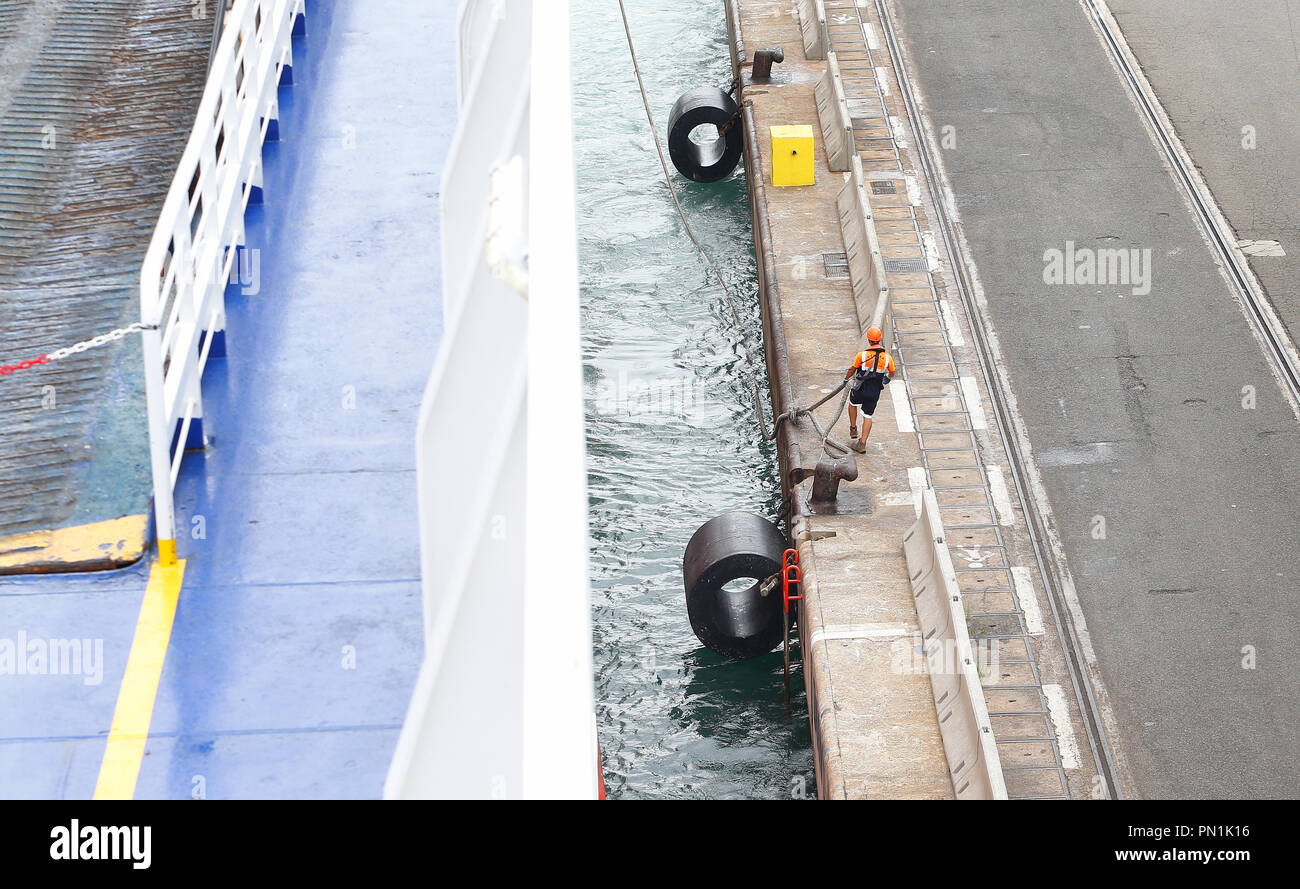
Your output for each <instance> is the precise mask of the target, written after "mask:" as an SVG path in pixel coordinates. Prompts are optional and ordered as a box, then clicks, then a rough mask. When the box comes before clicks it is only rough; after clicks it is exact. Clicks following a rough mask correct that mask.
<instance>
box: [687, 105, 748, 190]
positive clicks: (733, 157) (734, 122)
mask: <svg viewBox="0 0 1300 889" xmlns="http://www.w3.org/2000/svg"><path fill="white" fill-rule="evenodd" d="M739 113H740V106H738V105H737V104H736V100H735V99H733V98H731V95H730V94H729V93H726V92H723V91H722V90H720V89H718V88H717V87H716V86H701V87H696V88H695V89H693V90H689V91H688V92H684V93H682V94H681V96H680V97H679V98H678V99H677V101H676V102H674V103H673V110H672V111H671V112H670V113H669V114H668V154H669V156H670V157H671V158H672V159H673V166H674V167H676V168H677V172H679V173H681V174H682V175H683V176H685V177H686V178H687V179H690V180H691V181H692V182H717V181H718V180H719V179H723V178H725V177H727V176H729V175H731V171H732V170H734V169H736V164H738V163H739V162H740V156H741V154H743V153H744V151H745V133H744V127H743V126H742V125H741V123H740V119H739V117H738V116H737V115H739ZM706 123H711V124H713V125H714V126H716V127H717V128H718V132H719V133H721V134H722V135H720V136H719V137H718V138H716V139H710V140H708V141H707V142H693V141H691V130H693V129H695V128H696V127H698V126H699V125H700V124H706ZM724 130H725V132H724Z"/></svg>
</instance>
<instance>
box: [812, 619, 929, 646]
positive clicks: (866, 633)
mask: <svg viewBox="0 0 1300 889" xmlns="http://www.w3.org/2000/svg"><path fill="white" fill-rule="evenodd" d="M920 635H921V634H920V631H919V630H918V629H917V628H916V627H912V626H907V625H905V624H849V625H847V626H842V627H818V628H817V629H815V630H813V631H812V635H811V636H810V637H809V639H808V644H809V645H816V644H817V643H818V642H826V641H830V640H835V639H897V638H899V637H900V636H918V637H919V636H920Z"/></svg>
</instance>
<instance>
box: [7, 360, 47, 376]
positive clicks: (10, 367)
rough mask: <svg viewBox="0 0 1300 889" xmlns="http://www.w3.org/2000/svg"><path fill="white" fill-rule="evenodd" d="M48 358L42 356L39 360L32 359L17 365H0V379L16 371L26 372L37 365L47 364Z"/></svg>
mask: <svg viewBox="0 0 1300 889" xmlns="http://www.w3.org/2000/svg"><path fill="white" fill-rule="evenodd" d="M49 363H50V356H49V355H42V356H41V357H40V358H33V359H32V360H30V361H19V362H18V363H17V364H4V365H0V377H7V376H9V375H10V374H11V373H13V372H14V371H16V370H27V368H29V367H35V366H36V365H38V364H49Z"/></svg>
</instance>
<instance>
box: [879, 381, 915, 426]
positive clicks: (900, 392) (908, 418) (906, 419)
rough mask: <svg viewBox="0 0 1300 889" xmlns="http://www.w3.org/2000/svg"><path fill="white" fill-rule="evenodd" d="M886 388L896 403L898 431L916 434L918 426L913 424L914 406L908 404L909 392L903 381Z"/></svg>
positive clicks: (895, 416)
mask: <svg viewBox="0 0 1300 889" xmlns="http://www.w3.org/2000/svg"><path fill="white" fill-rule="evenodd" d="M886 388H888V389H889V398H890V400H891V401H893V402H894V420H895V421H896V422H897V423H898V431H899V432H915V431H916V424H915V423H913V422H912V406H911V405H910V404H908V403H907V390H906V389H904V388H903V386H902V384H901V381H900V382H899V383H897V384H894V385H891V386H888V387H886Z"/></svg>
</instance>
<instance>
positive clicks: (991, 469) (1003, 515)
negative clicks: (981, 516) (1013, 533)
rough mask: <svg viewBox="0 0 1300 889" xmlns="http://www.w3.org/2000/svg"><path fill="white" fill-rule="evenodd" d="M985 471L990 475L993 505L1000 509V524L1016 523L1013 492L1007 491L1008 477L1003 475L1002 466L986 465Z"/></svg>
mask: <svg viewBox="0 0 1300 889" xmlns="http://www.w3.org/2000/svg"><path fill="white" fill-rule="evenodd" d="M984 471H985V473H987V474H988V477H989V494H990V495H991V496H992V497H993V505H994V506H996V507H997V509H998V524H999V525H1013V524H1015V521H1016V514H1015V513H1014V512H1013V511H1012V510H1011V494H1010V492H1009V491H1007V482H1006V479H1004V478H1003V477H1002V467H1001V466H990V465H986V466H985V467H984Z"/></svg>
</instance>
